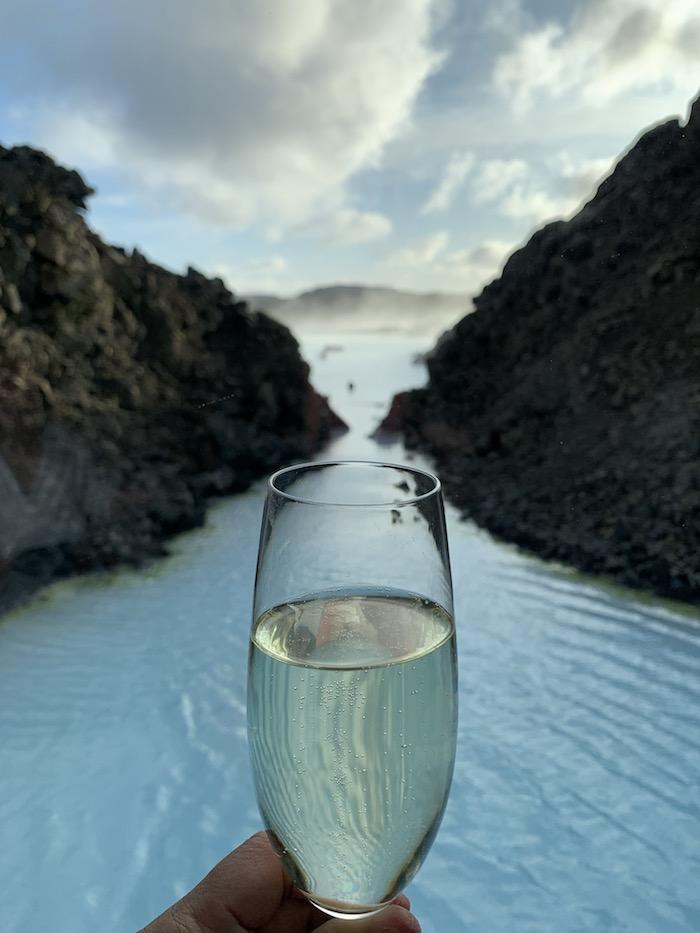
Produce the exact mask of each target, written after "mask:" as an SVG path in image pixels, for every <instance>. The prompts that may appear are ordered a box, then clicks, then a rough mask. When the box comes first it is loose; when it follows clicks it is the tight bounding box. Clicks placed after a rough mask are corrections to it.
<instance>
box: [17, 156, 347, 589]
mask: <svg viewBox="0 0 700 933" xmlns="http://www.w3.org/2000/svg"><path fill="white" fill-rule="evenodd" d="M90 193H91V189H90V188H88V187H87V185H85V183H84V182H83V180H82V179H81V178H80V176H79V175H78V174H77V173H76V172H70V171H67V170H66V169H64V168H61V167H60V166H58V165H56V164H55V163H54V162H53V161H52V160H51V159H50V158H49V157H48V156H46V155H45V154H43V153H41V152H37V151H35V150H33V149H30V148H26V147H21V148H15V149H10V150H8V149H4V148H2V147H0V605H2V604H3V601H4V604H6V603H7V602H11V601H15V600H16V597H17V595H18V593H19V592H21V591H23V590H24V589H26V588H27V586H29V587H31V586H32V585H33V584H34V583H35V582H36V581H37V580H39V581H41V582H43V580H45V579H50V578H52V577H53V576H56V575H57V574H64V573H69V572H74V571H78V570H87V569H92V568H100V567H109V566H112V565H114V564H117V563H121V562H128V563H136V564H137V563H140V562H141V561H143V559H144V558H147V557H149V556H151V555H155V554H160V553H162V552H163V550H164V547H163V543H162V542H163V540H164V538H166V537H167V536H168V535H171V534H174V533H176V532H179V531H182V530H184V529H186V528H191V527H193V526H195V525H197V524H199V523H201V521H202V519H203V515H204V508H205V503H206V500H207V498H208V497H210V496H214V495H222V494H225V493H231V492H236V491H239V490H242V489H244V488H245V487H246V486H248V485H249V484H250V482H251V481H252V480H253V479H255V478H256V477H259V476H260V475H261V474H264V473H265V472H267V471H269V470H272V469H273V468H275V467H277V466H279V465H281V464H284V463H287V462H289V461H292V460H294V459H298V458H300V457H305V456H308V455H310V454H311V453H313V452H314V451H315V450H317V449H318V447H319V446H320V445H321V444H322V443H323V442H324V441H325V440H326V439H327V438H328V437H329V435H330V434H331V432H332V431H334V430H335V429H338V428H341V427H343V425H342V422H340V421H339V420H338V419H337V418H336V416H335V415H334V414H333V412H332V411H331V410H330V409H329V407H328V405H327V404H326V402H325V400H324V399H322V398H320V396H318V395H317V394H316V393H315V392H314V390H313V389H312V387H311V385H310V384H309V381H308V366H307V364H306V363H305V362H304V361H303V360H302V359H301V357H300V356H299V350H298V345H297V343H296V341H295V340H294V338H293V337H292V335H291V334H290V333H289V331H288V330H287V329H286V328H285V327H283V326H282V325H281V324H278V323H276V322H275V321H272V320H270V319H269V318H268V317H266V316H265V315H263V314H258V313H252V312H251V311H250V310H249V309H248V307H247V305H246V304H245V303H243V302H241V301H237V300H236V299H235V298H234V296H233V295H232V294H231V293H230V292H229V291H228V290H227V289H226V287H225V286H224V284H223V282H222V281H221V280H219V279H213V280H212V279H208V278H206V277H205V276H203V275H201V274H200V273H198V272H196V271H195V270H194V269H190V270H188V272H187V274H186V275H184V276H181V275H175V274H173V273H172V272H168V271H166V270H164V269H162V268H159V267H158V266H156V265H153V264H152V263H150V262H149V261H148V260H147V259H146V258H145V257H144V256H142V255H140V254H139V253H138V252H136V251H134V252H133V253H130V254H129V253H126V252H124V251H123V250H121V249H118V248H115V247H110V246H107V245H105V244H104V243H103V242H102V241H101V240H100V239H99V237H97V236H96V235H95V234H94V233H92V232H91V231H90V229H89V228H88V227H87V225H86V223H85V221H84V219H83V216H82V213H81V212H82V209H83V208H84V206H85V199H86V198H87V197H88V195H89V194H90Z"/></svg>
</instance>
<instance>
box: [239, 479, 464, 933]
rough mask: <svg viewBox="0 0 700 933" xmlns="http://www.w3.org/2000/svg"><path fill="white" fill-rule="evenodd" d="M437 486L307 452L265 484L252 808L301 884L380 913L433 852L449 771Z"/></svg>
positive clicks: (443, 538)
mask: <svg viewBox="0 0 700 933" xmlns="http://www.w3.org/2000/svg"><path fill="white" fill-rule="evenodd" d="M452 614H453V610H452V582H451V577H450V565H449V556H448V549H447V533H446V529H445V517H444V512H443V504H442V497H441V492H440V483H439V480H438V479H437V478H436V477H434V476H432V475H431V474H430V473H426V472H423V471H421V470H416V469H412V468H409V467H405V466H398V465H393V464H386V463H363V462H356V461H345V462H333V463H307V464H302V465H299V466H293V467H289V468H287V469H284V470H280V471H279V472H277V473H275V474H274V476H272V477H271V479H270V480H269V486H268V492H267V500H266V504H265V511H264V514H263V519H262V530H261V535H260V550H259V554H258V567H257V575H256V582H255V597H254V607H253V626H252V632H251V646H250V659H249V668H248V735H249V744H250V750H251V758H252V765H253V773H254V778H255V787H256V793H257V798H258V805H259V807H260V812H261V815H262V818H263V820H264V822H265V825H266V827H267V829H268V831H269V834H270V837H271V839H272V841H273V844H274V845H275V847H276V848H277V850H278V852H279V854H280V855H281V857H282V859H283V861H284V865H285V868H286V870H287V873H288V874H289V875H290V877H291V878H292V880H293V882H294V883H295V885H296V886H297V887H298V888H299V890H301V891H302V892H303V893H304V894H305V895H306V896H307V898H308V899H309V900H310V901H311V902H312V903H313V904H315V905H316V906H317V907H319V908H320V909H321V910H322V911H325V912H326V913H328V914H330V915H332V916H336V917H344V918H352V917H362V916H367V915H369V914H371V913H374V912H376V911H377V910H381V908H382V907H383V906H385V905H386V904H387V903H388V902H389V901H391V900H392V898H394V897H395V896H396V895H397V894H398V893H399V892H400V891H401V889H402V888H403V887H404V886H405V885H406V884H407V883H408V882H409V881H410V880H411V878H412V877H413V876H414V875H415V873H416V871H417V870H418V868H419V867H420V865H421V863H422V861H423V859H424V858H425V856H426V853H427V851H428V849H429V848H430V845H431V844H432V841H433V839H434V838H435V834H436V832H437V830H438V827H439V824H440V820H441V819H442V814H443V811H444V808H445V803H446V801H447V795H448V792H449V788H450V783H451V780H452V770H453V767H454V757H455V741H456V725H457V667H456V645H455V634H454V624H453V619H452Z"/></svg>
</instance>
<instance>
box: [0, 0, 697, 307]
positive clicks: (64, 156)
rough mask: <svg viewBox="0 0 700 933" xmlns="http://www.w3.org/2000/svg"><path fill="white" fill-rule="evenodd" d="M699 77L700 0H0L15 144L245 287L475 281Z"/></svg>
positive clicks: (693, 89) (172, 263)
mask: <svg viewBox="0 0 700 933" xmlns="http://www.w3.org/2000/svg"><path fill="white" fill-rule="evenodd" d="M699 90H700V6H699V5H698V3H697V0H664V2H663V3H660V2H658V0H648V2H646V3H645V2H640V0H616V2H615V3H612V2H610V0H579V2H573V0H572V2H569V0H560V2H555V0H491V2H490V3H488V4H484V3H482V2H477V0H197V2H192V0H119V2H118V3H96V2H95V0H21V2H20V0H0V143H1V144H3V145H6V146H7V145H15V144H19V143H28V144H30V145H34V146H37V147H39V148H42V149H45V150H46V151H48V152H49V153H50V154H51V155H53V156H54V157H55V158H56V159H58V160H59V161H61V162H63V163H64V164H66V165H69V166H71V167H75V168H78V169H79V171H80V172H81V173H82V174H83V175H84V176H85V177H86V179H87V180H88V182H89V183H90V184H92V185H93V187H95V188H96V189H97V194H96V195H95V196H94V197H93V198H92V199H91V204H90V209H89V213H88V219H89V222H90V223H91V224H92V225H93V226H94V227H95V228H96V229H97V230H98V231H99V232H100V233H101V234H102V235H103V236H104V237H105V238H106V239H107V240H108V241H110V242H113V243H117V244H119V245H121V246H124V247H126V248H132V247H134V246H136V247H138V248H139V249H141V250H142V251H143V252H145V253H146V254H147V255H148V256H149V258H151V259H152V260H153V261H155V262H158V263H160V264H162V265H165V266H166V267H168V268H171V269H174V270H175V271H184V269H185V268H186V267H187V266H188V265H194V266H196V267H197V268H199V269H201V270H202V271H203V272H205V273H208V274H213V275H221V276H222V277H224V278H225V280H226V281H227V283H228V284H229V285H230V287H231V288H232V289H233V290H234V291H236V292H238V293H251V292H266V293H267V292H270V293H277V294H282V295H288V294H294V293H296V292H298V291H300V290H302V289H306V288H310V287H313V286H317V285H323V284H332V283H350V282H354V283H366V284H385V285H392V286H395V287H399V288H407V289H413V290H419V291H454V292H460V293H465V294H474V293H476V292H478V290H479V289H480V287H481V286H482V285H483V284H485V283H486V282H487V281H489V280H490V279H491V278H493V277H494V276H495V275H497V274H498V272H499V270H500V268H501V266H502V264H503V261H504V259H505V258H506V257H507V255H508V254H509V252H510V251H512V249H513V248H514V247H516V246H518V245H519V244H521V243H522V242H523V241H524V240H525V239H526V238H527V236H528V234H529V233H531V232H532V231H533V230H534V229H536V228H537V227H538V226H541V225H542V223H544V222H545V221H547V220H551V219H554V218H557V217H566V216H569V215H570V214H571V213H572V212H573V211H575V209H576V208H577V206H578V205H580V204H581V203H582V202H583V201H585V200H587V199H588V198H589V197H590V196H591V195H592V193H593V192H594V190H595V187H596V184H597V183H598V182H599V181H600V179H601V178H602V177H604V176H605V174H606V173H607V172H609V171H610V169H611V167H612V166H613V165H614V163H615V160H616V159H617V158H618V157H619V156H620V154H621V153H623V152H624V150H625V149H626V148H627V147H628V146H629V145H630V144H631V143H632V142H633V141H634V139H635V138H636V137H637V136H638V135H639V133H640V132H641V131H642V130H643V129H644V128H646V127H647V126H649V125H651V124H653V123H656V122H659V121H660V120H663V119H665V118H668V117H672V116H680V117H681V119H684V118H685V116H686V115H687V109H688V104H689V102H690V101H691V99H692V98H693V97H694V96H695V95H696V94H697V93H698V91H699Z"/></svg>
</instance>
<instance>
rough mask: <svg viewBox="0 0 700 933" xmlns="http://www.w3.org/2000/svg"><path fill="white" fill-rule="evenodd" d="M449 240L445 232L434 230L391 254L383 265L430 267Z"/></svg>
mask: <svg viewBox="0 0 700 933" xmlns="http://www.w3.org/2000/svg"><path fill="white" fill-rule="evenodd" d="M449 239H450V236H449V234H448V233H447V232H446V231H445V230H436V231H435V232H434V233H430V234H428V236H425V237H422V238H421V239H420V240H415V241H414V242H413V243H409V244H408V246H404V247H402V248H401V249H399V250H396V251H395V252H393V253H391V254H390V255H389V256H388V257H387V258H386V260H385V264H386V265H387V266H392V267H398V268H408V269H411V268H416V267H421V266H426V265H430V263H432V262H434V261H435V259H436V258H437V257H438V256H439V255H440V254H441V253H443V252H444V251H445V249H446V247H447V244H448V242H449Z"/></svg>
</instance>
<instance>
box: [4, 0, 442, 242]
mask: <svg viewBox="0 0 700 933" xmlns="http://www.w3.org/2000/svg"><path fill="white" fill-rule="evenodd" d="M435 5H436V0H384V2H381V3H378V2H375V0H297V2H295V3H289V2H288V0H268V2H266V3H264V4H263V3H245V4H235V5H234V4H229V3H225V2H210V3H208V4H207V5H206V8H205V9H203V8H202V5H200V4H193V3H192V2H191V0H149V2H148V3H145V4H144V3H141V2H140V0H122V2H120V3H118V4H111V5H108V6H105V5H104V4H100V3H94V2H93V0H73V2H72V5H71V23H72V24H73V25H72V26H71V28H70V29H65V28H63V27H64V23H63V16H64V14H63V12H62V9H61V5H60V4H53V5H52V4H49V5H48V6H47V5H46V4H45V3H44V2H43V0H25V2H24V3H23V5H22V7H21V9H19V10H18V11H16V12H15V14H14V15H13V17H12V18H11V19H10V20H9V22H8V23H6V24H5V26H4V27H3V32H2V35H0V57H3V56H4V57H5V58H8V56H9V55H10V53H12V56H14V55H16V54H19V53H20V52H21V50H22V48H23V47H29V48H31V50H32V53H33V55H32V60H34V59H38V60H40V61H41V63H42V67H41V68H40V69H35V72H31V73H29V72H26V73H24V74H23V75H22V78H21V80H20V78H19V77H18V78H17V84H16V85H15V86H14V87H13V86H12V85H10V86H9V87H6V91H7V92H8V93H13V92H14V93H15V96H20V95H21V94H24V95H25V96H26V98H27V100H41V101H42V102H43V105H42V106H41V107H40V108H39V107H37V109H36V110H35V112H34V138H35V140H36V141H37V142H39V143H40V144H43V145H45V146H47V147H49V148H50V149H51V150H53V151H54V153H55V154H56V155H57V156H58V157H59V158H61V159H64V160H68V161H71V162H73V163H77V164H79V165H80V166H81V167H83V168H85V169H88V170H89V168H90V167H91V164H92V165H96V166H98V167H108V168H113V169H116V170H118V171H120V172H122V173H125V174H126V175H128V176H129V177H131V178H132V179H133V180H134V181H135V182H136V183H137V184H138V185H139V186H142V187H143V188H144V189H146V190H147V191H150V192H153V193H154V194H155V195H156V196H157V197H158V198H159V199H161V203H163V204H164V205H165V206H175V207H179V208H183V207H184V208H185V209H186V210H187V211H189V212H190V213H191V214H193V215H196V216H198V217H199V218H201V219H204V220H206V221H207V222H212V221H213V222H221V223H225V224H227V225H233V226H239V227H241V226H246V225H249V224H252V223H260V224H261V225H263V226H264V225H275V226H277V227H282V228H284V227H289V226H294V225H297V224H299V223H303V222H304V221H306V220H308V219H309V218H312V217H314V216H316V215H325V214H327V213H329V212H331V211H338V210H341V211H342V210H346V211H350V212H351V214H352V209H351V208H348V207H346V186H347V183H348V181H349V179H351V178H352V176H353V175H354V174H355V173H356V172H358V171H359V170H361V169H364V168H367V167H368V166H372V165H376V164H377V162H378V160H379V158H380V156H381V154H382V151H383V148H384V146H385V145H386V144H387V142H388V141H390V140H391V139H392V138H394V137H395V136H396V134H397V133H399V132H400V131H401V129H402V128H403V127H405V126H406V125H407V123H408V122H409V120H410V116H411V110H412V107H413V103H414V101H415V99H416V97H417V95H418V93H419V91H420V89H421V87H422V86H423V83H424V82H425V80H426V78H427V76H428V75H429V74H430V73H431V71H433V70H434V69H435V68H436V67H437V66H438V64H439V62H440V60H441V58H440V55H439V54H438V53H437V52H436V51H435V49H434V48H433V46H432V44H431V28H432V22H431V16H432V13H433V8H434V6H435ZM57 35H59V36H60V42H59V41H57V39H56V36H57ZM8 80H9V81H13V80H14V79H13V77H12V75H11V74H10V75H9V78H8ZM22 81H24V85H22ZM6 83H7V82H6ZM347 217H348V215H346V219H347ZM350 220H354V222H355V228H356V229H358V228H359V227H363V230H364V235H365V236H367V235H369V232H370V231H371V235H374V236H378V235H380V228H381V221H379V220H378V215H377V216H375V217H372V216H371V215H367V216H365V218H364V220H363V218H362V217H361V216H359V215H357V214H356V215H353V216H350ZM341 225H342V215H341ZM352 225H353V224H352V223H346V228H349V227H351V226H352Z"/></svg>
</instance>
